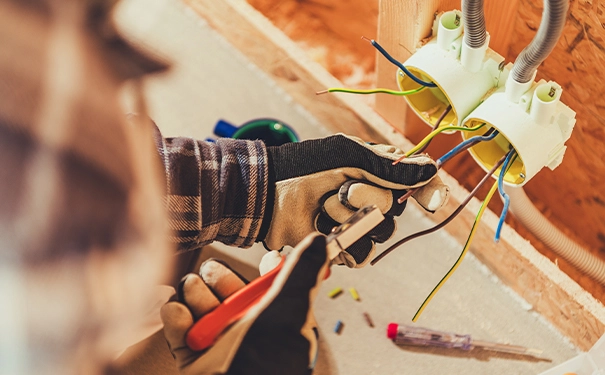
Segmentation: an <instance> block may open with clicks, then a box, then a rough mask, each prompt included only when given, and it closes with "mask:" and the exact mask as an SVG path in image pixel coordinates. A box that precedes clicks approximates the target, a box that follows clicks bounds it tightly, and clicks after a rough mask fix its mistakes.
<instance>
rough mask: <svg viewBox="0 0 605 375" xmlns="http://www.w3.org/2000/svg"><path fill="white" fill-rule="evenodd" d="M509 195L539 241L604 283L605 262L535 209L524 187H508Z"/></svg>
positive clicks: (513, 208)
mask: <svg viewBox="0 0 605 375" xmlns="http://www.w3.org/2000/svg"><path fill="white" fill-rule="evenodd" d="M505 190H506V192H507V193H508V195H510V210H511V212H512V213H513V214H514V215H515V217H516V218H517V220H519V222H521V224H523V225H524V226H525V227H526V228H527V229H528V230H529V231H530V232H532V233H533V234H534V235H535V236H536V237H537V238H538V239H539V240H540V241H542V242H543V243H544V244H545V245H546V246H548V247H549V248H551V249H552V250H553V251H555V252H556V253H557V254H559V255H560V256H561V257H562V258H563V259H565V260H567V261H568V262H570V263H571V264H572V265H574V266H575V267H576V268H578V269H579V270H580V271H582V272H584V273H585V274H586V275H588V276H590V277H591V278H593V279H594V280H596V281H598V282H599V283H601V284H605V261H603V260H602V259H600V258H598V257H596V256H594V255H593V254H592V253H590V252H589V251H588V250H586V249H584V248H583V247H582V246H580V245H578V244H577V243H576V242H575V241H573V240H572V239H570V238H569V237H567V236H566V235H565V234H564V233H563V232H561V231H560V230H559V229H558V228H557V227H555V226H554V225H553V224H552V223H551V222H550V221H549V220H548V219H547V218H546V217H545V216H544V215H542V213H541V212H540V211H539V210H538V209H537V208H536V206H534V204H533V203H532V202H531V200H530V199H529V197H528V196H527V194H525V191H524V190H523V189H522V188H517V187H510V186H506V187H505Z"/></svg>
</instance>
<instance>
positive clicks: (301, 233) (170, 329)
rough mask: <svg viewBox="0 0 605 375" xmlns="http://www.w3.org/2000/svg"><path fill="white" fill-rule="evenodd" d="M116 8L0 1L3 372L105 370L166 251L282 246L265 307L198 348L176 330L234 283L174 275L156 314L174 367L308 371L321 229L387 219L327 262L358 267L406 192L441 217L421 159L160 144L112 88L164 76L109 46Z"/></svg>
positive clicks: (127, 50) (128, 338) (323, 149)
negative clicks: (173, 288)
mask: <svg viewBox="0 0 605 375" xmlns="http://www.w3.org/2000/svg"><path fill="white" fill-rule="evenodd" d="M115 3H116V1H114V0H87V1H81V0H0V243H1V246H0V292H1V295H2V299H3V301H2V303H1V304H0V332H2V334H1V335H0V373H2V374H101V373H103V372H104V371H105V369H106V368H107V366H108V365H109V364H110V363H111V361H112V359H114V358H115V355H116V353H118V352H119V351H120V350H121V349H123V346H124V345H125V343H133V341H132V340H133V336H132V335H133V332H134V331H136V330H137V327H138V326H140V325H141V317H142V316H144V315H145V313H146V312H147V310H148V309H149V304H150V303H152V302H153V301H154V299H153V298H154V295H153V294H154V292H153V290H154V286H156V285H159V284H162V283H167V282H168V280H169V279H170V277H171V276H172V275H171V274H172V272H173V265H172V263H173V261H172V259H173V257H174V254H175V252H182V251H187V250H191V249H196V248H200V247H201V246H203V245H205V244H208V243H210V242H212V241H215V240H217V241H221V242H223V243H226V244H229V245H234V246H239V247H242V248H246V247H250V246H251V245H252V244H254V242H260V241H262V242H263V243H264V244H265V246H266V247H267V248H268V249H274V250H279V249H281V248H282V247H284V246H293V247H295V249H294V250H293V252H292V253H291V255H290V256H288V257H287V260H286V263H285V265H284V267H283V269H282V270H281V271H280V277H278V280H279V281H277V280H276V282H275V283H274V285H273V287H272V288H271V292H270V298H268V299H267V300H266V301H265V302H264V304H263V305H262V306H259V307H258V308H257V309H256V310H255V311H253V312H250V313H248V314H247V315H246V316H244V318H242V319H241V322H238V323H236V324H234V325H233V326H232V327H230V328H229V329H228V330H227V331H226V332H225V333H224V334H223V335H222V336H221V337H219V339H218V341H217V342H216V344H215V345H214V346H213V347H211V348H210V349H208V350H205V351H202V352H194V351H191V350H190V349H189V348H188V347H187V345H186V343H185V342H184V337H185V334H186V332H187V330H188V329H189V327H191V325H192V324H193V322H194V321H195V320H197V319H199V318H200V317H202V316H203V315H204V314H206V313H208V312H209V311H212V310H213V309H214V308H216V306H218V305H219V304H220V303H221V302H222V300H223V299H224V298H226V297H227V296H229V295H231V294H232V293H234V292H235V291H237V290H239V289H240V288H242V287H243V286H244V285H245V284H246V282H247V281H246V280H244V279H243V278H241V277H240V276H239V275H238V274H237V273H235V272H233V271H231V270H230V268H229V267H228V266H227V265H225V264H224V263H222V262H220V261H217V260H211V261H208V262H206V263H205V264H204V265H203V266H202V267H201V270H200V273H199V274H189V275H186V276H185V277H184V278H183V279H182V281H181V283H180V284H179V286H178V293H177V294H178V296H179V298H178V300H174V301H171V302H168V303H167V304H166V305H164V306H163V307H162V310H161V317H162V320H163V321H164V332H165V335H166V339H167V341H168V345H169V347H170V349H171V351H172V353H173V355H174V357H175V359H176V366H177V367H178V369H179V371H180V372H181V373H182V374H211V373H212V374H214V373H228V374H244V373H250V374H259V373H265V374H286V373H287V374H308V373H310V372H311V371H312V362H313V358H314V356H315V354H316V349H317V345H316V343H317V341H316V335H315V332H316V330H314V329H313V328H314V327H313V324H312V319H311V317H312V314H311V313H310V309H311V304H312V301H313V297H314V293H315V291H316V288H317V286H318V285H319V283H320V282H321V280H323V278H324V276H325V273H326V268H327V267H328V266H329V262H328V259H327V258H326V251H325V237H324V236H323V235H322V234H320V233H319V232H318V230H319V231H322V232H324V233H327V232H329V230H330V229H331V228H332V227H334V226H336V225H338V224H339V223H341V222H343V221H344V220H346V219H347V218H348V217H349V216H350V215H351V214H352V213H354V212H355V210H356V208H358V207H361V206H363V205H365V204H370V203H374V204H377V205H378V206H379V207H380V209H381V210H382V211H383V212H384V213H385V216H386V218H387V219H386V220H385V221H384V222H383V223H381V224H380V225H379V226H378V227H377V228H376V229H375V230H374V231H373V232H371V233H370V234H369V235H368V236H367V237H364V238H363V241H362V240H360V241H359V243H358V244H356V245H353V246H351V248H349V249H347V251H346V252H343V253H342V254H341V255H339V257H338V258H337V259H336V260H335V261H334V262H333V263H338V264H346V265H347V266H349V267H361V266H364V265H365V264H366V263H367V262H368V261H369V259H370V258H371V256H372V254H373V251H374V243H375V242H384V241H385V240H386V239H388V238H389V237H390V236H391V234H392V233H393V231H394V229H395V223H394V221H393V217H394V216H397V215H399V214H401V213H402V212H403V209H404V207H405V205H399V204H397V203H395V201H396V199H397V198H398V197H399V196H401V195H402V194H403V193H404V192H405V191H406V190H408V189H410V188H417V187H419V188H420V189H418V190H417V192H416V193H415V194H414V197H415V199H416V200H417V201H418V202H419V203H420V204H421V205H422V206H423V207H425V209H427V210H429V211H434V210H436V209H438V208H440V207H441V206H442V205H443V203H444V201H445V199H446V197H447V188H446V187H445V186H444V185H443V184H441V183H440V181H439V179H438V178H436V177H435V176H436V172H437V168H436V165H435V163H434V161H433V160H431V159H430V158H429V157H428V156H426V155H420V156H415V157H410V158H407V159H404V160H403V161H402V162H401V163H400V164H398V165H397V166H392V165H391V162H392V161H393V160H395V159H397V158H398V157H399V156H401V155H402V151H401V150H399V149H397V148H395V147H392V146H387V145H370V144H366V143H365V142H362V141H361V140H359V139H356V138H353V137H348V136H345V135H335V136H332V137H327V138H324V139H317V140H310V141H305V142H301V143H296V144H288V145H284V146H280V147H265V145H264V144H263V143H262V142H261V141H241V140H239V141H236V140H229V139H221V140H219V141H218V142H217V143H216V144H214V143H206V142H201V141H196V140H193V139H189V138H172V139H166V138H162V136H161V134H160V132H159V130H158V129H157V127H156V126H155V124H153V122H151V121H150V120H149V119H148V117H147V116H145V110H144V103H143V100H142V95H141V93H140V91H137V93H138V95H137V98H138V100H137V103H138V114H137V115H135V116H131V117H127V116H125V115H124V113H123V112H122V109H121V107H120V105H119V103H118V92H119V90H120V89H121V87H122V86H123V84H124V83H125V82H127V81H130V82H137V81H138V80H140V79H141V78H142V77H144V76H145V75H148V74H152V73H159V72H161V71H163V70H165V69H166V68H167V65H165V64H164V63H162V62H160V61H159V60H156V59H154V58H153V57H150V56H149V55H147V54H143V53H141V52H140V51H139V50H137V48H134V47H133V46H131V45H129V43H128V42H127V41H125V40H124V39H123V38H122V37H120V36H119V35H118V33H117V32H116V29H115V27H114V25H113V24H112V19H111V11H112V9H113V7H114V5H115ZM274 258H275V259H277V258H279V256H275V257H274Z"/></svg>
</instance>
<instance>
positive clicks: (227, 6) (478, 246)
mask: <svg viewBox="0 0 605 375" xmlns="http://www.w3.org/2000/svg"><path fill="white" fill-rule="evenodd" d="M185 2H186V3H187V4H189V5H190V6H191V8H192V9H193V10H194V11H195V12H196V13H197V14H198V15H199V16H201V17H203V18H204V19H205V20H206V21H207V22H208V23H209V24H210V25H211V26H212V27H213V28H214V29H216V30H217V31H218V32H219V33H220V34H222V35H223V36H224V37H225V38H226V39H227V40H228V41H229V42H230V43H231V44H232V45H234V46H235V47H236V48H238V49H239V50H241V51H242V52H243V53H244V54H245V55H246V56H247V57H248V58H250V60H251V61H252V62H253V63H254V64H256V65H257V66H258V67H259V68H260V69H261V70H262V71H264V72H265V73H266V74H268V75H269V76H270V77H271V78H272V79H274V80H275V82H276V83H277V84H278V85H279V86H280V87H281V88H283V89H284V90H286V91H287V92H288V93H289V94H290V95H292V96H293V97H294V99H295V100H296V101H297V102H298V103H300V104H301V105H302V106H304V107H305V108H306V109H307V110H308V111H309V112H311V113H312V114H313V115H314V116H316V117H317V118H318V119H319V120H320V121H321V122H322V124H323V125H325V126H326V127H328V128H329V129H331V130H332V131H343V132H347V133H349V134H353V135H357V136H360V137H363V138H364V139H366V140H373V141H377V142H388V143H390V144H393V145H397V146H399V147H402V148H404V149H408V148H409V147H411V143H410V142H409V141H408V140H407V139H406V138H405V137H404V136H403V135H402V134H401V133H400V132H397V131H395V130H394V129H393V127H392V126H391V125H390V124H389V123H388V122H386V121H385V120H384V119H383V118H382V117H381V116H380V115H378V114H377V113H376V112H375V111H374V110H373V109H372V108H370V107H369V106H367V105H366V104H365V103H364V102H363V101H361V100H360V99H359V98H357V97H355V96H352V95H349V96H347V95H331V96H321V97H316V96H315V92H316V91H319V90H322V89H324V88H326V87H334V86H339V85H340V83H339V82H338V81H337V80H336V79H335V78H334V77H332V76H331V75H330V74H329V73H327V72H326V71H325V69H324V68H322V67H321V66H320V65H318V64H316V63H314V62H312V61H311V60H310V59H309V58H308V57H307V56H306V55H305V53H304V52H303V51H302V50H300V49H299V47H298V46H296V45H295V44H294V42H292V41H291V40H290V39H289V38H288V37H286V36H285V35H284V34H283V33H282V32H281V31H280V30H279V29H277V28H276V27H275V26H273V25H272V24H271V23H270V22H269V21H268V20H267V19H266V18H265V17H264V16H263V15H262V14H260V13H258V12H257V11H256V10H254V9H253V8H252V7H251V6H250V5H249V4H248V3H246V1H245V0H222V1H205V0H185ZM441 177H442V179H443V180H444V181H445V183H447V184H448V185H449V186H450V187H451V189H452V196H451V199H450V200H449V203H448V204H447V207H445V208H444V209H443V210H440V211H439V212H438V213H437V214H435V215H434V216H433V217H432V218H433V219H434V220H436V221H439V220H442V219H443V218H444V216H446V215H447V214H448V213H449V212H452V211H453V210H454V209H455V208H456V207H457V206H458V204H459V203H460V202H461V201H462V200H463V199H464V197H465V196H466V195H467V194H468V191H466V190H465V189H464V188H463V187H461V186H460V185H459V184H458V182H457V181H456V180H455V179H454V178H453V177H451V176H450V175H448V174H447V173H442V174H441ZM479 204H480V203H479V201H477V200H476V199H474V200H473V201H472V202H471V203H470V204H469V206H468V207H467V208H466V209H465V210H463V212H462V213H461V214H460V215H459V218H458V219H457V221H456V224H455V225H449V226H447V227H446V229H447V230H448V231H449V232H450V233H451V234H452V235H453V236H454V237H455V238H456V239H457V240H458V241H461V242H464V241H465V240H466V237H467V236H468V233H469V230H470V224H471V223H472V221H473V220H474V218H475V214H476V211H477V209H478V207H479ZM497 220H498V219H497V217H496V215H495V214H494V213H493V212H491V211H489V210H488V211H487V212H486V213H485V215H484V219H483V223H482V224H481V225H480V227H479V229H478V232H477V236H476V239H475V242H474V243H475V245H474V246H472V248H471V250H472V251H473V252H474V253H475V254H476V255H477V257H479V258H480V259H481V260H482V261H483V262H484V263H485V264H486V265H487V266H488V267H490V269H491V270H492V271H493V272H494V273H495V274H496V275H498V276H499V277H500V278H501V279H502V280H503V282H504V283H506V284H507V285H509V286H510V287H511V288H512V289H513V290H515V291H516V292H517V293H518V294H519V295H521V296H522V297H524V298H525V299H526V300H527V301H528V302H529V303H531V304H532V306H533V309H534V310H535V311H536V312H538V313H540V314H541V315H543V316H544V317H546V318H547V319H548V320H549V321H550V322H551V323H552V324H553V325H554V326H555V327H557V328H558V329H559V330H560V331H561V332H562V333H563V334H564V335H565V336H567V337H568V338H569V339H570V340H571V341H572V342H573V343H574V344H575V345H577V346H578V347H579V348H580V349H582V350H587V349H588V348H590V347H591V346H592V345H593V344H594V343H595V342H596V340H597V339H598V338H599V337H600V336H601V335H602V334H603V333H604V332H605V308H604V307H603V305H601V304H600V303H599V302H598V301H596V300H595V299H594V298H593V297H592V296H591V295H590V294H589V293H587V292H586V291H585V290H583V289H582V288H580V287H579V286H578V284H576V283H575V282H574V281H573V280H571V279H570V278H569V277H568V276H567V275H565V274H564V273H562V272H561V271H560V270H559V269H558V268H557V267H556V266H555V265H554V264H553V263H552V262H550V261H549V260H548V259H547V258H545V257H544V256H542V255H541V254H540V253H538V252H537V251H536V250H535V249H534V248H533V247H532V246H531V245H530V244H529V243H528V242H527V241H525V240H524V239H523V238H521V237H520V236H519V235H518V234H517V233H516V232H515V231H514V230H513V229H511V228H510V227H509V226H507V225H505V227H504V230H503V234H502V239H501V240H500V242H499V243H498V244H497V245H496V244H494V242H493V235H494V228H495V227H496V223H497Z"/></svg>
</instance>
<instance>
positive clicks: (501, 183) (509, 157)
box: [494, 150, 515, 242]
mask: <svg viewBox="0 0 605 375" xmlns="http://www.w3.org/2000/svg"><path fill="white" fill-rule="evenodd" d="M513 155H515V150H511V151H510V152H509V153H508V155H507V156H506V159H505V160H504V164H502V169H500V176H498V191H499V192H500V195H501V196H502V199H504V207H503V208H502V213H501V214H500V220H498V226H497V227H496V234H495V235H494V241H495V242H498V241H500V232H501V231H502V225H504V219H506V213H507V212H508V205H509V204H510V197H509V196H508V194H506V192H505V191H504V175H505V174H506V171H507V170H508V165H509V164H510V162H511V160H512V159H513Z"/></svg>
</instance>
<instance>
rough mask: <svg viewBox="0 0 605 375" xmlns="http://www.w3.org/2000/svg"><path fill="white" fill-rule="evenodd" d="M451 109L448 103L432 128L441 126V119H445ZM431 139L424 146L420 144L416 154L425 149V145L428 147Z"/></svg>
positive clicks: (435, 128)
mask: <svg viewBox="0 0 605 375" xmlns="http://www.w3.org/2000/svg"><path fill="white" fill-rule="evenodd" d="M451 110H452V105H451V104H450V105H448V106H447V108H446V109H445V110H444V111H443V112H442V113H441V116H439V118H438V119H437V122H436V123H435V125H434V126H433V129H432V130H431V131H433V130H437V128H439V126H441V123H442V122H443V119H445V116H447V114H448V113H450V111H451ZM432 141H433V140H432V139H431V140H430V141H428V142H427V143H426V144H425V145H424V146H422V147H421V148H420V149H418V151H416V154H421V153H422V152H423V151H424V150H426V148H427V147H429V145H430V144H431V142H432Z"/></svg>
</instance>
